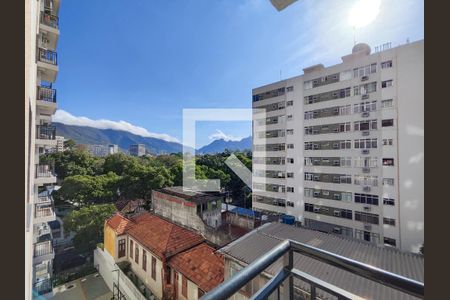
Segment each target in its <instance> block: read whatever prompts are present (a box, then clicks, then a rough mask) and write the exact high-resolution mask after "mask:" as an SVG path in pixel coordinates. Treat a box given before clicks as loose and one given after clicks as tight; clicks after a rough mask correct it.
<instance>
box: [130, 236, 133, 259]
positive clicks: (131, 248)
mask: <svg viewBox="0 0 450 300" xmlns="http://www.w3.org/2000/svg"><path fill="white" fill-rule="evenodd" d="M130 257H131V258H133V240H130Z"/></svg>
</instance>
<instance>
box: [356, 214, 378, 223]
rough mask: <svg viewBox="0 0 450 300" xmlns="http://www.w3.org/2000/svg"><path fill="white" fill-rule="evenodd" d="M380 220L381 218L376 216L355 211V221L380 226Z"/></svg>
mask: <svg viewBox="0 0 450 300" xmlns="http://www.w3.org/2000/svg"><path fill="white" fill-rule="evenodd" d="M378 218H379V217H378V215H376V214H371V213H365V212H360V211H355V221H361V222H363V223H369V224H376V225H378V224H379V219H378Z"/></svg>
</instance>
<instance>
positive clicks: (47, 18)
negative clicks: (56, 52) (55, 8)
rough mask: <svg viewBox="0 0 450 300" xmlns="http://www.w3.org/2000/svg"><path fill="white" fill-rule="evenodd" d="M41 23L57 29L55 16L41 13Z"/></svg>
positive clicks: (57, 20) (57, 21)
mask: <svg viewBox="0 0 450 300" xmlns="http://www.w3.org/2000/svg"><path fill="white" fill-rule="evenodd" d="M41 23H42V24H45V25H47V26H50V27H53V28H56V29H58V26H59V25H58V23H59V19H58V17H57V16H54V15H51V14H48V13H44V12H43V13H41Z"/></svg>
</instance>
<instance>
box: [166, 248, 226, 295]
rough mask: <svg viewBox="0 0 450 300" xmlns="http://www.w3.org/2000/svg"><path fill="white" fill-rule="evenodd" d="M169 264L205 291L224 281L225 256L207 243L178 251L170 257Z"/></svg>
mask: <svg viewBox="0 0 450 300" xmlns="http://www.w3.org/2000/svg"><path fill="white" fill-rule="evenodd" d="M169 265H170V266H171V267H172V268H174V269H175V270H177V271H179V272H180V273H182V274H183V275H184V276H186V277H187V278H189V280H191V281H192V282H194V283H195V284H196V285H197V286H198V287H200V289H202V290H203V291H205V292H208V291H210V290H212V289H213V288H214V287H216V286H217V285H219V284H220V283H221V282H222V281H223V273H224V261H223V256H222V255H220V254H219V253H216V251H215V250H214V248H212V247H210V246H208V245H207V244H206V243H202V244H200V245H198V246H195V247H193V248H191V249H189V250H186V251H183V252H181V253H178V254H177V255H175V256H173V257H172V258H171V259H170V261H169Z"/></svg>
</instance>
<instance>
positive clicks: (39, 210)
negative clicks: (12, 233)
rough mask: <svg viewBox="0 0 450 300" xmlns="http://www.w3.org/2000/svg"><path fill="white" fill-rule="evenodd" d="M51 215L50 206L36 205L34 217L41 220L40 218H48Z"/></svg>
mask: <svg viewBox="0 0 450 300" xmlns="http://www.w3.org/2000/svg"><path fill="white" fill-rule="evenodd" d="M52 215H53V207H52V205H51V204H46V205H45V206H43V205H42V204H36V205H35V209H34V217H35V218H42V217H50V216H52Z"/></svg>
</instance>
